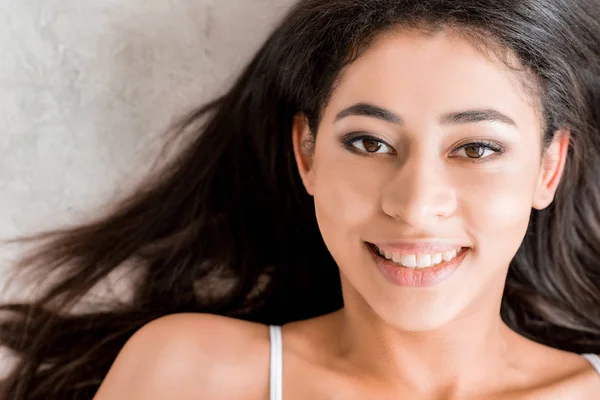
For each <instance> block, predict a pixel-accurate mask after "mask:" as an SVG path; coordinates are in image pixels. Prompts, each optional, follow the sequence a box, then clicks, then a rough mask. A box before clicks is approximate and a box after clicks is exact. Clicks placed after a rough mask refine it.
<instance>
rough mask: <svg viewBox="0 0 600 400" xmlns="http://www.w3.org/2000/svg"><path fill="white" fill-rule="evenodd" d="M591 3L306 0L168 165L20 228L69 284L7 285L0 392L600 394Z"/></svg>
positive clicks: (597, 65) (599, 143)
mask: <svg viewBox="0 0 600 400" xmlns="http://www.w3.org/2000/svg"><path fill="white" fill-rule="evenodd" d="M598 21H600V4H599V3H598V2H597V1H592V0H577V1H572V0H569V1H566V0H526V1H519V2H514V1H503V0H494V1H477V0H464V1H460V0H456V1H452V2H449V1H438V0H425V1H423V0H418V1H416V0H415V1H412V0H368V1H364V0H362V1H349V0H339V1H338V0H302V1H300V2H299V3H298V5H297V6H296V7H294V8H293V9H292V10H291V11H290V12H289V14H288V16H287V17H286V18H285V19H284V20H283V21H282V23H281V25H280V26H279V27H278V28H277V29H276V30H275V31H274V32H273V34H272V35H271V37H270V38H269V39H268V40H267V42H266V43H265V44H264V46H263V47H262V48H261V49H260V50H259V52H258V53H257V54H256V56H255V58H254V59H253V60H252V61H251V62H250V64H249V65H248V67H247V68H246V69H245V70H244V72H243V73H242V75H241V77H240V78H239V79H238V81H237V82H236V84H235V85H234V86H233V88H232V89H231V90H230V91H229V92H228V93H227V94H226V95H225V96H223V97H222V98H220V99H218V100H216V101H215V102H213V103H211V104H209V105H207V106H205V107H202V108H200V109H199V110H197V111H195V112H193V113H192V114H190V116H189V118H188V119H186V120H185V121H183V122H182V124H181V125H180V129H181V132H184V131H186V130H187V129H188V128H190V127H196V131H193V132H194V134H195V135H196V136H195V137H194V138H193V139H194V140H192V141H191V143H190V144H189V146H188V147H187V148H185V149H184V150H183V151H182V153H181V154H180V155H179V157H177V158H176V159H175V160H174V161H173V162H172V163H171V164H170V165H169V166H167V167H166V168H165V170H164V172H163V173H161V174H160V175H159V176H156V177H149V178H148V182H146V183H145V184H144V185H143V186H142V187H141V188H140V189H139V190H137V191H135V193H133V194H132V195H131V197H130V198H128V199H127V200H126V201H125V202H123V203H122V204H119V205H118V207H116V208H115V211H114V213H112V214H110V215H107V216H106V217H105V218H103V219H101V220H98V221H94V222H91V223H88V224H84V225H82V226H80V227H77V228H75V229H71V230H63V231H58V232H50V233H45V234H41V235H40V236H36V237H34V238H30V239H28V240H29V241H35V240H42V239H45V240H47V241H46V242H45V243H44V244H43V245H41V246H40V247H39V250H37V251H35V252H33V253H32V254H31V256H29V257H27V258H25V259H23V261H22V262H21V265H22V266H23V267H27V268H28V270H29V269H31V270H33V271H37V272H41V273H43V274H44V276H47V274H49V273H57V274H59V276H60V277H61V279H60V280H59V281H58V282H57V283H56V284H54V285H52V286H51V287H50V288H49V289H48V291H47V292H46V293H45V294H44V296H42V297H40V298H39V299H38V300H37V301H35V302H33V303H31V304H8V305H5V306H4V310H6V311H10V313H8V314H7V316H6V317H5V318H4V319H3V320H2V323H1V327H2V329H0V340H2V343H3V344H4V345H6V346H8V347H10V348H12V349H13V350H15V351H16V352H17V353H19V354H20V355H21V356H22V359H23V363H22V364H20V365H19V366H18V367H17V368H16V369H15V370H14V372H13V374H12V375H11V376H10V377H9V378H8V380H7V381H6V383H5V386H4V398H5V399H47V398H60V399H87V398H91V397H93V396H94V398H95V399H96V400H105V399H117V398H127V399H164V398H181V399H192V398H211V399H216V398H223V399H231V398H236V399H238V398H244V399H265V398H268V397H269V395H270V396H271V399H273V400H280V399H282V398H283V395H284V394H285V398H286V399H307V398H310V399H326V398H333V397H336V398H361V399H362V398H410V399H438V398H439V399H448V398H453V399H539V398H543V399H550V400H552V399H597V398H600V377H599V374H600V358H599V357H598V356H596V355H594V354H596V353H598V352H600V252H599V251H598V249H599V248H600V229H599V226H600V179H599V178H600V114H599V110H600V53H599V52H598V49H599V48H600V23H599V22H598ZM198 121H202V123H201V124H199V125H197V124H196V123H197V122H198ZM125 261H134V263H133V265H134V268H137V269H138V270H139V271H141V272H142V275H141V277H142V279H141V281H140V282H139V283H138V285H137V286H136V288H135V293H134V298H133V301H132V302H131V303H129V304H120V305H114V306H113V307H112V308H109V309H108V310H104V311H97V312H89V313H78V314H73V313H70V312H69V311H70V310H71V307H73V306H74V305H76V304H78V302H79V301H80V300H81V299H82V298H84V297H85V295H86V294H87V293H88V292H89V291H90V290H91V289H92V288H93V287H94V285H96V284H97V283H98V282H100V281H101V280H103V279H105V278H106V277H107V276H108V275H109V273H111V272H112V271H113V270H115V269H116V268H117V267H119V266H120V265H121V264H123V263H124V262H125ZM67 265H68V268H67V267H66V266H67ZM215 281H216V282H219V281H222V282H223V287H222V289H221V290H220V291H219V290H217V291H215V290H214V283H215ZM225 283H227V285H225ZM73 338H77V341H75V342H73V341H72V340H73ZM84 365H85V368H83V367H82V366H84Z"/></svg>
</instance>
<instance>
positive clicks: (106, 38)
mask: <svg viewBox="0 0 600 400" xmlns="http://www.w3.org/2000/svg"><path fill="white" fill-rule="evenodd" d="M291 4H292V0H94V1H82V0H0V24H1V28H0V55H1V57H0V128H1V129H0V237H2V238H4V237H10V236H13V235H15V234H20V233H26V232H31V231H35V230H40V229H44V228H50V227H53V226H55V225H56V224H58V223H63V222H71V221H72V222H75V221H77V219H78V217H81V216H85V215H89V214H93V213H94V210H95V209H98V207H101V206H102V205H103V204H105V203H106V202H108V201H110V199H111V198H112V197H113V196H114V195H115V194H116V193H117V191H118V190H122V189H126V188H127V187H128V185H132V184H133V182H134V181H135V179H136V176H139V175H140V174H141V173H142V172H143V171H144V168H143V167H144V166H145V165H147V164H148V162H147V161H148V160H149V159H150V158H151V157H152V156H153V155H155V153H156V150H155V149H156V148H158V147H157V146H156V145H151V144H152V143H154V144H156V141H154V142H152V141H150V140H149V139H150V138H152V136H153V135H155V134H159V133H160V132H162V131H163V130H164V129H165V128H166V127H167V126H168V124H169V122H170V121H171V120H172V117H173V116H174V115H178V114H181V112H182V111H185V110H187V109H188V108H189V107H191V106H193V105H198V104H200V103H202V102H203V101H205V100H207V99H209V98H210V97H212V96H213V95H215V94H216V93H218V92H219V91H220V90H223V89H224V88H225V87H226V85H227V84H228V83H230V82H231V81H232V79H233V78H234V77H235V75H236V72H238V71H239V69H240V68H241V67H242V66H243V65H244V64H245V62H246V61H247V60H248V58H249V57H250V56H251V54H252V53H253V51H254V50H256V48H257V47H258V45H259V44H260V43H261V41H262V40H263V39H264V38H265V36H266V35H267V34H268V32H269V31H270V29H271V28H272V27H273V25H274V22H275V21H276V20H277V19H278V18H279V17H280V16H281V15H282V14H283V13H284V12H285V11H286V10H287V9H288V8H289V6H290V5H291ZM18 251H19V249H14V250H9V249H2V251H1V253H0V266H1V267H2V269H0V282H1V280H2V279H1V277H2V274H4V273H5V271H6V268H7V267H8V266H9V265H10V260H11V259H12V258H14V256H15V255H16V254H18ZM13 289H14V287H13ZM4 295H5V296H6V295H7V294H6V292H5V293H4Z"/></svg>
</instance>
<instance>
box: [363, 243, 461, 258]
mask: <svg viewBox="0 0 600 400" xmlns="http://www.w3.org/2000/svg"><path fill="white" fill-rule="evenodd" d="M371 244H373V245H375V246H377V247H378V248H379V249H381V250H385V251H389V252H393V253H400V254H415V255H419V254H437V253H446V252H449V251H452V250H459V249H461V248H462V247H466V246H461V245H460V244H454V243H447V242H446V243H443V242H441V241H427V242H408V241H402V242H398V241H397V242H378V243H375V242H373V243H371Z"/></svg>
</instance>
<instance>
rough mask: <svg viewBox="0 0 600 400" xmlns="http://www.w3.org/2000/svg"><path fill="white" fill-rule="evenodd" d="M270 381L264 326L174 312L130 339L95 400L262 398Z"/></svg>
mask: <svg viewBox="0 0 600 400" xmlns="http://www.w3.org/2000/svg"><path fill="white" fill-rule="evenodd" d="M233 377H235V378H233ZM268 380H269V334H268V329H267V327H266V326H264V325H261V324H256V323H252V322H247V321H242V320H236V319H232V318H227V317H221V316H216V315H209V314H175V315H169V316H166V317H162V318H159V319H157V320H154V321H152V322H150V323H148V324H147V325H145V326H144V327H142V328H141V329H140V330H139V331H137V332H136V333H135V334H134V335H133V336H132V337H131V339H129V341H128V342H127V343H126V344H125V346H124V347H123V349H122V350H121V352H120V353H119V355H118V357H117V359H116V360H115V362H114V364H113V366H112V367H111V369H110V371H109V373H108V374H107V376H106V378H105V380H104V382H103V383H102V385H101V387H100V389H99V391H98V393H97V394H96V397H95V398H94V399H95V400H108V399H116V398H127V399H131V400H135V399H147V400H152V399H165V398H177V399H182V400H184V399H190V400H191V399H198V398H211V399H231V398H236V399H248V400H252V399H263V398H266V397H267V398H268V385H269V381H268Z"/></svg>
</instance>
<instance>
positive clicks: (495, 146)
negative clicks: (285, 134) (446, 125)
mask: <svg viewBox="0 0 600 400" xmlns="http://www.w3.org/2000/svg"><path fill="white" fill-rule="evenodd" d="M360 140H372V141H374V142H377V143H380V144H382V145H384V146H386V147H388V148H389V149H391V150H392V151H393V153H392V155H394V154H395V153H396V152H395V150H394V149H393V148H392V146H390V145H389V144H387V143H385V142H384V141H383V140H381V139H378V138H376V137H374V136H371V135H357V134H355V133H350V134H348V135H345V136H344V137H343V138H342V144H343V146H344V147H345V148H346V149H347V150H348V151H350V152H352V153H355V154H360V155H362V156H366V157H376V156H377V154H381V153H368V152H364V151H362V150H360V149H358V148H357V147H356V146H354V143H356V142H358V141H360ZM469 146H473V147H482V148H484V149H486V150H491V151H493V152H494V154H492V155H490V156H487V157H480V158H470V157H460V156H458V158H463V159H465V160H467V161H468V162H472V163H483V162H487V161H490V160H493V159H495V158H496V157H498V156H500V155H501V154H503V153H504V152H505V151H506V150H505V148H504V147H503V146H502V145H500V144H499V143H497V142H493V141H489V140H473V141H470V142H468V143H465V144H462V145H461V146H459V147H457V148H456V149H454V150H453V151H452V154H456V153H457V152H459V151H460V150H462V149H465V148H467V147H469ZM384 154H385V153H384ZM455 157H456V156H455Z"/></svg>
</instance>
